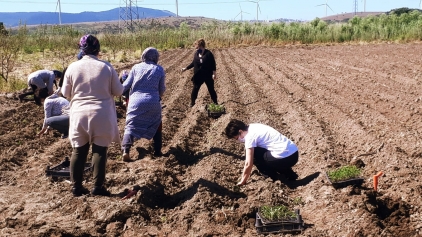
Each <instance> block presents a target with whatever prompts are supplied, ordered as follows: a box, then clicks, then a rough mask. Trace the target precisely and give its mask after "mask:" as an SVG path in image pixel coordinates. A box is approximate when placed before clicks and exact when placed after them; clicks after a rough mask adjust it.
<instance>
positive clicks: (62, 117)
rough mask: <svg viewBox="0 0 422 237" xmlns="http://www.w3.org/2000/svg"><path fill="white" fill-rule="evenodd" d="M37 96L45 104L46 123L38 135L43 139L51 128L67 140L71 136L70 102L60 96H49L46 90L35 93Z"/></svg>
mask: <svg viewBox="0 0 422 237" xmlns="http://www.w3.org/2000/svg"><path fill="white" fill-rule="evenodd" d="M34 95H35V96H37V97H38V98H40V101H41V103H42V104H44V123H43V126H42V129H41V131H40V132H39V133H38V134H37V135H38V136H39V137H41V136H42V135H44V134H47V133H48V132H49V131H50V130H49V128H52V129H56V130H57V131H59V132H60V133H61V134H62V138H63V139H64V138H67V137H68V134H69V114H68V113H67V110H66V109H67V108H68V106H69V101H68V100H66V99H65V98H63V97H61V96H59V95H58V94H52V95H50V96H49V95H48V91H47V89H46V88H44V89H41V90H36V91H35V94H34Z"/></svg>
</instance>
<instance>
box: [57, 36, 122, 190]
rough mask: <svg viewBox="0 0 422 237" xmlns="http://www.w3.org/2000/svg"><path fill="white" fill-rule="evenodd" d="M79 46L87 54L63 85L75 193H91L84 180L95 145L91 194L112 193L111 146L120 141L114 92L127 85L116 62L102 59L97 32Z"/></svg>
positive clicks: (80, 42) (120, 91) (119, 91)
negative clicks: (109, 185)
mask: <svg viewBox="0 0 422 237" xmlns="http://www.w3.org/2000/svg"><path fill="white" fill-rule="evenodd" d="M79 48H80V49H81V50H82V51H83V53H84V56H83V57H82V58H81V59H80V60H78V61H76V62H73V63H71V64H70V65H69V67H68V68H67V71H66V73H65V76H64V80H63V87H62V94H63V95H64V96H65V97H66V98H69V99H70V113H69V114H70V121H69V124H70V126H69V140H70V143H71V145H72V148H73V151H72V156H71V159H70V176H71V178H72V181H73V189H72V193H73V195H74V196H81V195H83V194H87V193H88V190H87V189H85V188H84V187H83V186H82V181H83V172H84V168H85V163H86V161H87V157H88V152H89V148H90V147H91V145H92V164H93V178H94V188H93V189H92V191H91V194H93V195H101V196H110V192H109V191H108V190H107V189H106V188H105V187H104V186H103V185H104V181H105V176H106V162H107V148H108V146H109V145H110V144H111V143H112V142H116V143H120V134H119V128H118V126H117V117H116V106H115V102H114V96H121V95H122V92H123V86H122V84H121V83H120V81H119V77H118V75H117V72H116V71H115V70H114V68H113V66H112V65H111V64H110V63H108V62H105V61H102V60H99V59H98V55H99V52H100V42H99V41H98V39H97V38H96V37H95V36H93V35H84V36H82V38H81V39H80V41H79Z"/></svg>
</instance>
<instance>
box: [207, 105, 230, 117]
mask: <svg viewBox="0 0 422 237" xmlns="http://www.w3.org/2000/svg"><path fill="white" fill-rule="evenodd" d="M205 110H206V111H207V114H208V117H210V118H214V119H217V118H219V117H220V116H221V115H223V114H225V113H226V108H224V107H223V111H221V112H211V111H210V110H209V109H208V105H205Z"/></svg>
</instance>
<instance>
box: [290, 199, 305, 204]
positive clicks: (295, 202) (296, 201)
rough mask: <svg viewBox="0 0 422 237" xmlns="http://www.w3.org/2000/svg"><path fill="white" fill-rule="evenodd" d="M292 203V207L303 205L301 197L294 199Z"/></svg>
mask: <svg viewBox="0 0 422 237" xmlns="http://www.w3.org/2000/svg"><path fill="white" fill-rule="evenodd" d="M292 202H293V204H294V205H301V204H303V201H302V198H301V197H295V198H294V199H293V201H292Z"/></svg>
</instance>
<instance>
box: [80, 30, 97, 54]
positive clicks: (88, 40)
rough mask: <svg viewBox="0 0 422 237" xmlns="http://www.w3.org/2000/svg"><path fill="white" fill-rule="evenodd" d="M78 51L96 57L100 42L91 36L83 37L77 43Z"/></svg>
mask: <svg viewBox="0 0 422 237" xmlns="http://www.w3.org/2000/svg"><path fill="white" fill-rule="evenodd" d="M79 49H81V50H82V51H83V53H84V54H85V55H88V54H91V55H98V53H99V52H100V41H98V39H97V38H96V37H95V36H93V35H84V36H82V38H81V40H80V41H79Z"/></svg>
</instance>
